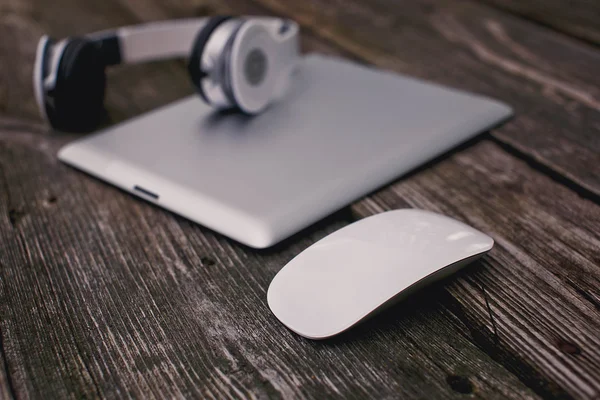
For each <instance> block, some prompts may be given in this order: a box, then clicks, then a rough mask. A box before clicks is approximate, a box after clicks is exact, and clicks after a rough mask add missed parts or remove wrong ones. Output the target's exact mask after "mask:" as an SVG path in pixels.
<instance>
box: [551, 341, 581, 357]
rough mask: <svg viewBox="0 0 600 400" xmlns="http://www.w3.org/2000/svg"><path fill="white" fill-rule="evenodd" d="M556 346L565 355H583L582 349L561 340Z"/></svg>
mask: <svg viewBox="0 0 600 400" xmlns="http://www.w3.org/2000/svg"><path fill="white" fill-rule="evenodd" d="M556 346H557V347H558V349H559V350H560V351H562V352H563V353H565V354H571V355H577V354H581V349H580V348H579V347H578V346H577V345H576V344H574V343H571V342H568V341H566V340H563V339H559V340H558V342H557V343H556Z"/></svg>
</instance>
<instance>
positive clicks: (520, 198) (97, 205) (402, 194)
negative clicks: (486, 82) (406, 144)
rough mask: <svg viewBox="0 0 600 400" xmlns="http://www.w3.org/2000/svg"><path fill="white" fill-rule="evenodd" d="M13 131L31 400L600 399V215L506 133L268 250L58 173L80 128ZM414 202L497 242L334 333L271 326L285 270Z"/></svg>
mask: <svg viewBox="0 0 600 400" xmlns="http://www.w3.org/2000/svg"><path fill="white" fill-rule="evenodd" d="M6 125H9V126H13V129H11V130H10V131H6V130H3V131H2V132H1V133H0V139H1V141H0V143H1V147H0V154H1V155H2V158H1V159H2V160H3V165H2V176H3V192H4V193H6V194H7V197H8V198H7V199H6V201H3V202H2V209H0V213H1V214H0V215H3V218H2V221H1V223H2V225H1V229H0V232H1V235H2V236H1V238H0V239H1V241H2V246H3V247H2V251H1V252H0V254H1V255H2V256H1V258H0V262H1V263H2V266H3V267H2V274H3V276H2V281H3V282H10V285H5V286H3V288H2V290H3V292H2V293H1V294H0V296H1V298H2V299H3V301H2V302H1V304H2V305H1V307H2V308H1V311H0V312H1V315H2V319H1V321H2V322H1V323H0V324H1V325H0V326H1V331H2V335H3V341H4V343H5V350H6V355H7V360H8V365H9V371H10V375H11V377H12V380H13V385H14V387H15V391H16V393H17V394H18V395H19V394H28V395H31V396H33V397H45V396H46V397H47V396H49V395H50V396H51V397H67V396H73V397H81V396H93V395H96V394H98V395H101V396H109V397H110V396H118V395H126V394H129V395H133V396H137V397H163V396H164V397H168V396H178V395H183V396H198V397H216V398H221V397H226V396H229V395H230V396H234V397H235V396H236V395H240V396H242V395H243V396H246V397H252V396H256V397H261V396H268V397H271V396H280V395H281V396H284V397H287V396H297V397H310V398H314V397H319V398H320V397H322V396H326V395H331V396H335V395H341V396H347V395H351V394H352V395H362V396H364V395H370V396H375V395H377V396H378V397H379V396H381V397H385V396H386V395H397V396H405V397H417V396H419V395H420V394H423V393H427V394H428V395H429V394H431V396H428V397H432V398H437V397H439V398H449V397H455V396H458V395H459V393H460V391H461V390H466V391H473V392H474V393H476V394H477V395H479V396H481V397H484V398H490V397H512V398H526V397H533V396H534V393H537V394H538V395H540V396H544V397H547V396H568V395H571V396H575V397H581V398H593V396H595V395H597V394H598V390H599V387H598V379H597V378H598V376H599V374H600V371H599V370H598V365H600V364H599V360H600V352H599V349H600V343H599V338H598V336H597V334H596V333H597V331H598V329H600V326H599V325H600V318H599V317H600V315H599V313H600V309H599V307H598V304H599V303H598V299H600V293H599V292H598V287H599V274H600V271H599V270H598V268H597V266H598V263H599V262H600V243H599V240H598V232H597V230H598V227H599V226H600V223H599V222H600V212H599V207H598V206H597V205H594V204H592V203H591V202H589V201H586V200H582V199H581V198H578V196H577V195H575V194H574V193H573V192H570V191H569V190H567V189H566V188H564V187H561V186H560V185H557V184H556V183H554V182H553V181H552V180H550V179H549V178H547V177H544V176H541V175H539V174H537V173H536V172H535V171H533V170H531V169H530V168H528V167H527V165H526V164H525V163H523V162H521V161H518V160H516V159H514V158H513V157H512V156H510V155H508V154H506V153H504V152H503V151H502V149H501V148H499V147H498V146H497V145H495V144H494V143H492V142H490V141H485V140H484V141H483V142H480V143H477V144H474V145H472V146H470V147H467V148H465V149H464V150H462V151H460V152H459V153H457V154H454V155H452V156H451V157H450V158H446V159H444V160H441V161H438V162H437V163H434V164H433V165H431V166H429V168H427V169H423V170H422V171H420V172H418V173H416V174H413V175H412V176H410V177H408V178H407V179H403V180H400V181H398V182H397V183H396V184H394V185H392V186H390V187H389V188H386V189H384V190H382V191H380V192H378V193H376V194H375V195H374V196H372V197H371V198H368V199H365V200H363V201H361V202H359V203H357V204H356V205H355V206H354V207H353V213H352V214H349V213H348V212H341V213H338V214H336V215H335V216H334V217H332V218H330V219H328V220H326V221H325V222H323V223H321V224H319V225H318V226H316V227H313V228H312V229H310V230H309V231H307V232H303V233H302V234H300V235H297V236H295V237H294V238H292V239H290V240H287V241H286V242H285V243H283V244H281V245H279V246H277V247H276V248H274V249H271V250H268V251H261V252H257V251H254V250H251V249H248V248H246V247H244V246H241V245H238V244H237V243H234V242H232V241H230V240H228V239H225V238H223V237H221V236H220V235H218V234H214V233H212V232H210V231H209V230H207V229H204V228H202V227H200V226H197V225H195V224H192V223H190V222H188V221H186V220H183V219H181V218H179V217H176V216H174V215H172V214H170V213H168V212H165V211H163V210H161V209H159V208H156V207H154V206H151V205H149V204H146V203H143V202H141V201H138V200H135V199H133V198H131V197H130V196H129V195H128V194H126V193H122V192H120V191H119V190H117V189H114V188H112V187H110V186H108V185H106V184H103V183H101V182H98V181H96V180H93V179H91V178H89V177H87V176H84V175H83V174H80V173H78V172H76V171H74V170H71V169H69V168H68V167H66V166H64V165H60V164H59V163H58V161H57V160H56V158H55V157H54V153H55V151H56V150H57V149H58V148H59V147H60V146H61V145H62V144H64V143H66V142H67V141H69V140H71V137H69V136H65V135H48V136H45V137H44V139H43V140H41V141H40V140H39V135H37V134H35V133H28V132H29V131H35V127H33V128H28V129H26V130H23V131H19V130H18V129H17V128H18V126H15V125H16V124H14V123H13V124H12V125H11V124H6ZM34 160H35V161H34ZM5 165H11V168H6V167H5ZM490 177H491V178H490ZM476 182H479V184H475V183H476ZM546 193H552V194H553V195H552V196H551V197H548V196H547V195H546ZM563 204H569V205H570V207H569V208H568V209H567V208H565V207H563ZM405 206H415V207H421V208H426V209H432V210H437V211H441V212H444V213H446V214H448V215H451V216H454V217H456V218H459V219H460V220H463V221H465V222H467V223H470V224H472V225H473V226H475V227H477V228H479V229H482V230H484V231H486V232H488V233H490V234H491V235H492V236H493V237H494V239H495V240H496V243H497V244H496V247H495V249H494V250H493V252H492V253H491V255H490V257H487V258H486V259H485V260H484V261H483V262H481V263H477V264H476V265H474V266H473V267H472V268H471V269H470V270H468V271H467V272H466V273H465V274H464V275H462V276H461V277H459V278H453V279H450V280H448V281H447V282H445V284H442V285H437V286H434V287H433V288H431V289H429V290H426V291H424V292H422V293H421V294H420V295H418V296H417V297H414V298H411V299H410V300H409V301H407V302H405V303H403V304H401V305H400V306H398V307H395V308H393V309H392V310H390V311H389V312H387V313H385V314H384V315H382V316H381V317H379V318H377V319H375V320H373V321H370V322H368V323H366V324H364V325H363V326H361V327H359V328H358V329H356V330H354V331H351V332H350V333H348V334H346V335H344V336H342V337H340V338H338V339H335V340H332V341H327V342H312V341H308V340H304V339H301V338H299V337H298V336H296V335H294V334H292V333H290V332H288V331H287V330H286V329H284V328H283V327H282V326H281V325H280V324H279V323H278V322H277V321H276V320H275V318H274V317H273V316H272V315H271V314H270V312H269V310H268V308H267V306H266V302H265V294H266V289H267V287H268V284H269V282H270V280H271V279H272V277H273V275H274V274H275V273H276V272H277V271H278V270H279V268H280V267H281V266H282V265H284V264H285V262H287V261H288V260H289V259H291V258H292V257H293V256H294V255H295V254H297V253H298V252H299V251H301V250H302V249H303V248H305V247H306V246H307V245H309V244H310V243H312V242H314V241H315V240H317V239H319V238H320V237H323V236H324V235H325V234H327V233H329V232H331V231H333V230H335V229H337V228H339V227H341V226H343V225H345V224H347V223H348V222H351V221H352V220H353V219H354V218H355V217H357V216H365V215H369V214H372V213H374V212H378V211H381V210H384V209H392V208H399V207H405ZM516 213H518V214H516ZM515 215H525V216H527V218H516V217H515ZM532 238H535V239H532ZM488 306H489V307H490V308H489V309H488ZM490 313H491V314H490ZM567 316H568V317H567ZM492 318H493V322H492ZM570 347H572V348H575V349H578V350H577V351H575V352H569V351H567V352H565V349H569V348H570ZM417 377H418V379H417Z"/></svg>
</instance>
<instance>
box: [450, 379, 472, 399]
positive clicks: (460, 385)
mask: <svg viewBox="0 0 600 400" xmlns="http://www.w3.org/2000/svg"><path fill="white" fill-rule="evenodd" d="M446 383H448V385H450V388H452V390H454V391H455V392H457V393H463V394H470V393H473V384H472V383H471V381H470V380H469V378H467V377H466V376H460V375H448V376H447V377H446Z"/></svg>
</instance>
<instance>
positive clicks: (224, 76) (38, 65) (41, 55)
mask: <svg viewBox="0 0 600 400" xmlns="http://www.w3.org/2000/svg"><path fill="white" fill-rule="evenodd" d="M298 33H299V28H298V25H297V24H296V23H295V22H292V21H289V20H283V19H277V18H267V17H247V18H232V17H223V16H221V17H210V18H200V19H190V20H178V21H166V22H155V23H149V24H145V25H139V26H132V27H124V28H119V29H117V30H114V31H103V32H97V33H92V34H89V35H86V36H84V37H72V38H66V39H63V40H60V41H54V40H52V39H50V38H49V37H48V36H43V37H42V38H41V39H40V41H39V44H38V48H37V53H36V60H35V65H34V70H33V85H34V89H35V96H36V101H37V103H38V107H39V109H40V113H41V114H42V117H43V118H44V119H45V120H47V121H48V122H49V123H50V125H51V126H52V127H53V128H55V129H59V130H64V131H89V130H91V129H93V128H94V127H96V126H97V125H98V124H99V123H100V121H101V120H102V118H103V117H104V115H105V110H104V88H105V84H106V74H105V68H106V67H107V66H112V65H117V64H126V63H138V62H144V61H151V60H159V59H168V58H177V57H188V59H189V61H188V71H189V73H190V77H191V79H192V82H193V83H194V85H195V86H196V88H197V90H198V93H199V94H200V96H201V97H202V98H203V99H204V101H206V102H207V103H208V104H210V105H212V106H214V107H215V108H218V109H225V108H238V109H240V110H241V111H242V112H245V113H247V114H257V113H259V112H261V111H263V110H264V109H265V108H266V107H267V106H268V105H269V103H270V102H271V101H272V100H273V96H274V93H275V92H276V91H277V89H278V88H279V87H280V85H283V84H285V81H286V80H287V79H288V78H289V77H290V73H291V71H292V69H293V66H294V65H295V62H296V60H297V59H298V51H299V50H298V36H299V34H298Z"/></svg>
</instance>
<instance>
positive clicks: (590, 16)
mask: <svg viewBox="0 0 600 400" xmlns="http://www.w3.org/2000/svg"><path fill="white" fill-rule="evenodd" d="M480 1H483V2H485V3H488V4H491V5H493V6H495V7H498V8H501V9H503V10H506V11H509V12H511V13H514V14H516V15H519V16H521V17H523V18H527V19H530V20H532V21H535V22H537V23H540V24H543V25H546V26H549V27H552V28H553V29H556V30H557V31H560V32H564V33H565V34H567V35H571V36H575V37H577V38H579V39H582V40H585V41H588V42H590V43H593V44H600V6H599V5H598V2H597V1H595V0H572V1H569V2H568V3H565V2H564V1H548V0H533V1H532V0H529V1H519V0H480Z"/></svg>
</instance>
